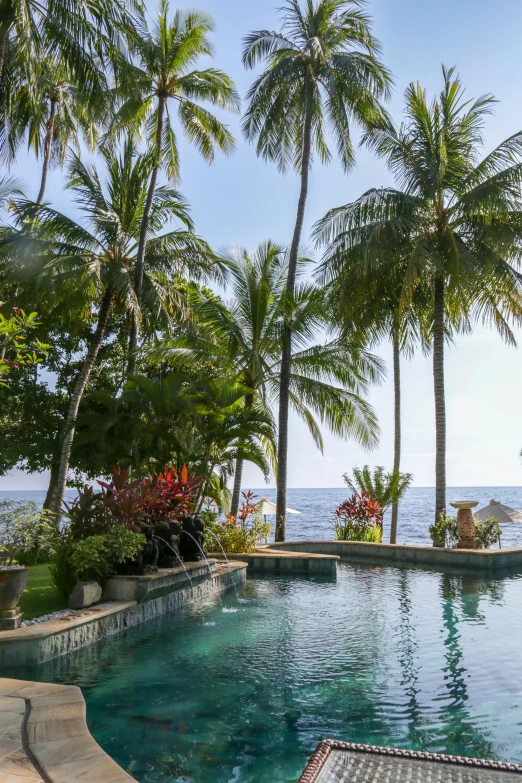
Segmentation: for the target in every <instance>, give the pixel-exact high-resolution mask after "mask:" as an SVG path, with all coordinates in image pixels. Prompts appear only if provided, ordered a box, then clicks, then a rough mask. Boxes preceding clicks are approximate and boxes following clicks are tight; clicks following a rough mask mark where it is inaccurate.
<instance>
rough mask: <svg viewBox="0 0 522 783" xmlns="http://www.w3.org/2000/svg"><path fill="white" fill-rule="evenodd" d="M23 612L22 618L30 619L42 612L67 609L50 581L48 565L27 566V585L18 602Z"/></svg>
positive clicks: (49, 612)
mask: <svg viewBox="0 0 522 783" xmlns="http://www.w3.org/2000/svg"><path fill="white" fill-rule="evenodd" d="M18 606H19V607H20V609H21V610H22V612H23V613H24V620H32V619H33V618H34V617H41V616H42V615H43V614H51V612H59V611H60V610H61V609H67V601H64V599H63V598H62V597H61V595H59V594H58V593H57V591H56V590H55V589H54V587H53V585H52V582H51V574H50V573H49V566H48V565H47V564H44V565H36V566H31V567H30V568H29V573H28V575H27V587H26V588H25V590H24V592H23V594H22V597H21V598H20V600H19V602H18Z"/></svg>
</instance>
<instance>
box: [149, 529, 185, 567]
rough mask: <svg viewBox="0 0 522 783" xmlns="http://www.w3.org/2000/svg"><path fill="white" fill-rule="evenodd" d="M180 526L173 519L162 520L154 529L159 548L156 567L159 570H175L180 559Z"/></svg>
mask: <svg viewBox="0 0 522 783" xmlns="http://www.w3.org/2000/svg"><path fill="white" fill-rule="evenodd" d="M180 533H181V524H180V523H179V522H178V521H177V520H175V519H162V520H161V522H158V523H157V524H156V526H155V528H154V535H155V536H156V540H157V544H158V547H159V558H158V566H159V567H160V568H176V567H177V566H179V564H180V561H181V557H180V554H179V536H180Z"/></svg>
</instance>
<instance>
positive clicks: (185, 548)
mask: <svg viewBox="0 0 522 783" xmlns="http://www.w3.org/2000/svg"><path fill="white" fill-rule="evenodd" d="M181 525H182V530H181V535H180V537H179V552H180V555H181V557H182V558H183V560H185V562H189V563H192V562H196V561H198V560H202V559H204V558H205V557H206V552H205V536H204V535H203V532H204V530H205V525H204V524H203V522H202V521H201V519H198V518H197V517H183V518H182V520H181Z"/></svg>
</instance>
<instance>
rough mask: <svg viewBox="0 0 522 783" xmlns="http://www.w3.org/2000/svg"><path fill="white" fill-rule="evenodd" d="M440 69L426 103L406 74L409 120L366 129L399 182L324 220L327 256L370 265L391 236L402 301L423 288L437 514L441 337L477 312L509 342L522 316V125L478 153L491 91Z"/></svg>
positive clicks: (442, 482)
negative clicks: (477, 93)
mask: <svg viewBox="0 0 522 783" xmlns="http://www.w3.org/2000/svg"><path fill="white" fill-rule="evenodd" d="M443 78H444V86H443V89H442V91H441V93H440V95H439V96H438V97H437V98H436V99H434V100H433V101H432V102H431V103H428V99H427V96H426V93H425V91H424V90H423V89H422V88H421V87H420V86H419V85H418V84H411V85H410V86H409V87H408V89H407V90H406V119H405V122H404V123H403V124H402V125H401V126H400V127H399V128H396V127H394V126H392V125H390V126H389V127H387V128H385V129H380V130H374V131H373V132H372V133H371V134H368V136H367V141H368V142H369V144H370V146H371V147H372V148H373V149H374V150H375V151H376V152H377V154H378V155H379V156H380V157H382V158H384V159H385V160H386V161H387V163H388V165H389V167H390V168H391V170H392V171H393V173H394V174H395V177H396V179H397V181H398V184H399V186H400V187H402V190H396V189H393V188H386V189H380V190H370V191H368V192H367V193H365V194H364V196H362V197H361V198H360V199H359V200H358V201H356V202H354V203H352V204H348V205H346V206H345V207H342V208H340V209H339V210H334V211H333V212H331V213H330V214H329V215H328V216H327V217H326V218H325V220H324V221H323V223H322V225H321V226H320V233H321V236H322V237H323V239H324V240H326V241H328V242H330V243H331V244H330V248H329V251H328V252H329V254H330V255H331V257H332V258H333V259H335V258H336V257H337V258H338V259H339V258H342V256H343V255H345V254H349V255H359V256H360V257H361V258H362V259H363V262H362V263H364V265H365V266H366V268H369V269H373V270H375V273H376V274H379V271H382V270H383V269H384V268H385V267H386V265H387V264H388V263H389V252H390V241H389V240H390V237H393V242H394V243H395V244H398V243H399V244H400V245H401V246H402V247H404V248H407V249H406V250H405V256H404V258H405V261H406V263H405V267H404V272H403V283H402V299H403V302H404V303H405V304H406V305H408V304H409V303H411V302H412V300H413V298H414V297H415V295H416V292H417V291H419V290H420V289H424V290H425V291H428V292H429V301H430V310H429V317H427V319H426V320H425V322H424V323H423V325H422V332H423V336H424V339H425V340H426V342H428V343H429V344H430V345H432V347H433V378H434V394H435V418H436V467H435V517H436V519H438V517H439V515H440V512H441V511H442V509H443V508H444V507H445V505H446V405H445V394H444V342H445V340H446V339H448V337H451V335H452V334H453V333H454V332H455V331H458V330H459V329H469V328H470V327H471V324H472V322H473V321H474V320H477V319H481V320H482V321H484V322H491V323H493V324H494V325H495V326H496V328H497V329H498V331H499V332H500V334H501V335H502V337H503V338H504V339H506V340H507V341H509V342H511V343H514V342H515V338H514V334H513V331H512V329H511V326H510V323H512V322H513V321H516V322H519V323H520V322H521V320H522V276H521V275H520V273H519V271H518V269H517V267H518V266H519V262H520V249H519V248H520V241H521V236H522V234H521V231H522V211H521V200H520V186H521V183H522V163H521V156H522V132H520V133H516V134H515V135H514V136H511V137H510V138H508V139H507V140H506V141H504V142H502V143H501V144H500V145H499V146H498V147H497V148H496V149H495V150H493V152H491V153H490V154H489V155H486V157H484V158H482V159H480V153H481V149H482V145H483V122H484V116H485V115H486V114H488V113H490V111H491V106H492V103H493V98H492V97H491V96H489V95H486V96H483V97H481V98H479V99H478V100H475V101H468V100H466V99H465V97H464V90H463V87H462V84H461V82H460V79H459V77H458V76H457V75H456V74H455V71H454V70H453V69H451V70H446V69H443Z"/></svg>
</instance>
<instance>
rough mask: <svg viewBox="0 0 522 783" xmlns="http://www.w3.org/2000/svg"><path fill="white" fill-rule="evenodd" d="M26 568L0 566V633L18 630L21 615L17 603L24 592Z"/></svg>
mask: <svg viewBox="0 0 522 783" xmlns="http://www.w3.org/2000/svg"><path fill="white" fill-rule="evenodd" d="M28 571H29V569H28V568H2V567H1V566H0V631H5V630H12V629H13V628H18V627H19V626H20V623H21V622H22V619H23V615H22V613H21V611H20V610H19V609H18V608H17V606H16V605H17V603H18V601H19V599H20V596H21V595H22V593H23V591H24V590H25V585H26V583H27V573H28Z"/></svg>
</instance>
